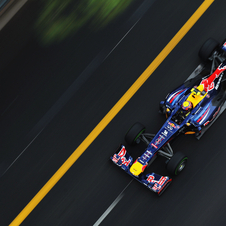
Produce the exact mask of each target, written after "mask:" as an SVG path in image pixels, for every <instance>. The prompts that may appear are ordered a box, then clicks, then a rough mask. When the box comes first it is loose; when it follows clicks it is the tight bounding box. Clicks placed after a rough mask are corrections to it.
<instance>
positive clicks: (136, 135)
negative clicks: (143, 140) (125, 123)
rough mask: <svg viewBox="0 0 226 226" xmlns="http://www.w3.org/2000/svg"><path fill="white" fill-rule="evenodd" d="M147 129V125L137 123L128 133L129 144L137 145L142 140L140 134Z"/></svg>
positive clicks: (126, 136) (126, 137) (126, 138)
mask: <svg viewBox="0 0 226 226" xmlns="http://www.w3.org/2000/svg"><path fill="white" fill-rule="evenodd" d="M144 131H145V126H144V125H142V124H141V123H139V122H137V123H135V124H134V125H133V126H132V127H131V128H130V129H129V130H128V132H127V133H126V135H125V140H126V142H127V144H129V145H135V144H137V143H139V142H140V135H141V134H142V133H143V132H144Z"/></svg>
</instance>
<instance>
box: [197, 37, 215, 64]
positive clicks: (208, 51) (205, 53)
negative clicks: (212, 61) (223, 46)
mask: <svg viewBox="0 0 226 226" xmlns="http://www.w3.org/2000/svg"><path fill="white" fill-rule="evenodd" d="M218 47H219V42H218V41H216V40H215V39H213V38H209V39H207V40H206V42H205V43H204V44H203V45H202V47H201V48H200V50H199V57H200V58H201V60H203V61H204V62H206V61H208V59H209V58H210V57H211V55H212V54H213V52H214V51H215V50H217V48H218Z"/></svg>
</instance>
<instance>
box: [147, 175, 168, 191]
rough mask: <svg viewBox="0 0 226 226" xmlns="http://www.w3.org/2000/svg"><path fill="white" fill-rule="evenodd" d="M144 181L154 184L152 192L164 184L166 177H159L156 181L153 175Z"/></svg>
mask: <svg viewBox="0 0 226 226" xmlns="http://www.w3.org/2000/svg"><path fill="white" fill-rule="evenodd" d="M146 180H147V182H148V183H154V186H153V187H152V190H153V191H158V190H159V189H161V188H162V186H163V185H164V183H165V182H166V180H167V177H161V178H160V179H159V180H158V181H156V180H155V177H154V176H153V175H149V176H148V178H147V179H146Z"/></svg>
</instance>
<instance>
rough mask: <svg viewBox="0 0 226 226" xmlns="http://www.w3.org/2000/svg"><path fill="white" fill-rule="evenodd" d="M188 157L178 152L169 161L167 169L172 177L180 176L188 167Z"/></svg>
mask: <svg viewBox="0 0 226 226" xmlns="http://www.w3.org/2000/svg"><path fill="white" fill-rule="evenodd" d="M187 160H188V157H187V156H185V155H184V154H182V153H181V152H177V153H175V154H174V155H173V157H172V158H171V159H170V160H169V162H168V163H167V165H166V168H167V170H168V172H169V173H171V174H172V175H178V174H180V173H181V171H182V170H183V169H184V167H185V166H186V163H187Z"/></svg>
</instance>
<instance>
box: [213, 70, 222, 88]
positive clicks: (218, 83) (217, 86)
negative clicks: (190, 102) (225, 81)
mask: <svg viewBox="0 0 226 226" xmlns="http://www.w3.org/2000/svg"><path fill="white" fill-rule="evenodd" d="M222 76H223V73H222V74H221V76H220V78H219V80H218V82H217V84H216V86H215V89H216V90H217V89H218V88H219V85H220V83H221V79H222Z"/></svg>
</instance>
